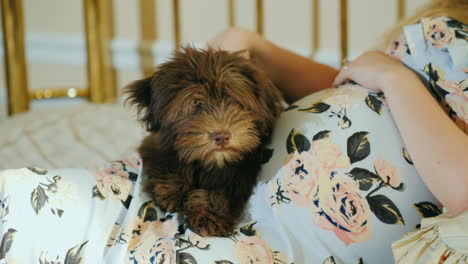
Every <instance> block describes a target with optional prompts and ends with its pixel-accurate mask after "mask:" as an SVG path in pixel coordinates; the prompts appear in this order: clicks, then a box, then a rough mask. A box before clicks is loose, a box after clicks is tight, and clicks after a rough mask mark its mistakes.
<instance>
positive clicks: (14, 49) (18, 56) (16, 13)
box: [2, 0, 29, 115]
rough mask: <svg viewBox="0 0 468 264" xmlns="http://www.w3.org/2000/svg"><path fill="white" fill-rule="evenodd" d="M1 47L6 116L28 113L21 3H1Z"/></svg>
mask: <svg viewBox="0 0 468 264" xmlns="http://www.w3.org/2000/svg"><path fill="white" fill-rule="evenodd" d="M2 20H3V21H2V22H3V23H2V25H3V45H4V49H5V65H6V79H7V83H6V85H7V91H8V101H9V104H8V114H10V115H12V114H15V113H19V112H24V111H28V109H29V95H28V79H27V78H26V60H25V56H24V23H23V1H20V0H3V1H2Z"/></svg>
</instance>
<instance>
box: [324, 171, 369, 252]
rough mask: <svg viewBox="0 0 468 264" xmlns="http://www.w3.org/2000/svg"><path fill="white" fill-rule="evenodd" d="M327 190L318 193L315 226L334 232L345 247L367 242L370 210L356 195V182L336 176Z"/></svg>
mask: <svg viewBox="0 0 468 264" xmlns="http://www.w3.org/2000/svg"><path fill="white" fill-rule="evenodd" d="M320 187H321V188H322V187H325V186H322V185H321V186H320ZM328 187H330V188H331V191H330V190H324V191H321V193H320V194H319V196H320V197H319V200H318V207H319V211H318V212H317V216H316V218H315V223H316V224H317V226H319V227H320V228H323V229H326V230H331V231H333V232H335V234H336V236H337V237H338V238H339V239H340V240H341V241H343V243H344V244H345V245H347V246H348V245H349V244H351V243H360V242H363V241H366V240H367V239H369V237H370V235H371V226H370V221H369V214H370V208H369V205H368V203H367V201H366V200H365V199H363V198H362V197H361V195H360V193H359V182H358V181H357V180H355V179H353V178H352V177H350V176H349V175H348V174H335V176H334V178H333V179H332V181H331V183H330V185H329V186H328Z"/></svg>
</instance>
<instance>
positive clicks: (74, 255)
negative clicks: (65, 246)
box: [64, 241, 88, 264]
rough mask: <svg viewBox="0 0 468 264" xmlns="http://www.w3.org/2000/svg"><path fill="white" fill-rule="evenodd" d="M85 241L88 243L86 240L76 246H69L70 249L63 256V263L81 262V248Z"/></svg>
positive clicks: (75, 263) (76, 263) (77, 263)
mask: <svg viewBox="0 0 468 264" xmlns="http://www.w3.org/2000/svg"><path fill="white" fill-rule="evenodd" d="M86 243H88V241H86V242H84V243H83V244H81V245H77V246H75V247H73V248H71V249H70V250H68V252H67V256H66V257H65V262H64V264H80V263H83V262H82V261H81V258H82V256H81V250H82V249H83V247H84V246H85V245H86Z"/></svg>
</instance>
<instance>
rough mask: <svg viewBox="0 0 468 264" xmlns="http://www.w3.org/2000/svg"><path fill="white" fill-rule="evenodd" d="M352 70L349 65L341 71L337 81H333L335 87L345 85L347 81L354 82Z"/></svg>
mask: <svg viewBox="0 0 468 264" xmlns="http://www.w3.org/2000/svg"><path fill="white" fill-rule="evenodd" d="M350 70H351V68H350V66H349V63H348V64H346V65H345V66H344V67H343V68H342V69H341V71H340V72H339V73H338V75H337V76H336V78H335V81H333V87H338V86H340V85H342V84H344V83H345V82H346V81H348V80H352V78H351V71H350Z"/></svg>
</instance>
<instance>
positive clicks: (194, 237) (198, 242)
mask: <svg viewBox="0 0 468 264" xmlns="http://www.w3.org/2000/svg"><path fill="white" fill-rule="evenodd" d="M188 232H189V235H188V240H189V242H190V243H192V245H194V246H195V247H197V248H202V249H206V248H208V247H209V245H210V243H209V242H208V240H207V239H206V238H204V237H202V236H200V235H198V234H197V233H194V232H192V231H188Z"/></svg>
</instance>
